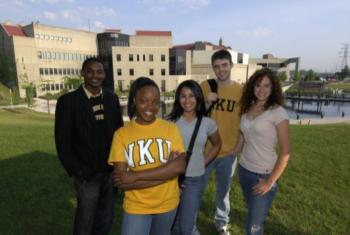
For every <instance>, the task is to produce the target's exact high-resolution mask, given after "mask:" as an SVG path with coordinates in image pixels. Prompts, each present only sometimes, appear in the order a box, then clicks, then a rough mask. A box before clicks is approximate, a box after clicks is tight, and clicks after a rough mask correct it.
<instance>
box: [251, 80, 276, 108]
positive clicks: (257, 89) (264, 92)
mask: <svg viewBox="0 0 350 235" xmlns="http://www.w3.org/2000/svg"><path fill="white" fill-rule="evenodd" d="M271 91H272V83H271V80H270V78H268V77H267V76H264V77H263V78H262V79H261V80H260V81H259V82H257V83H255V86H254V95H255V97H256V101H257V102H258V103H265V102H266V101H267V100H268V99H269V97H270V95H271Z"/></svg>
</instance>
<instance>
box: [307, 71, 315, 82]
mask: <svg viewBox="0 0 350 235" xmlns="http://www.w3.org/2000/svg"><path fill="white" fill-rule="evenodd" d="M315 79H316V75H315V72H314V71H313V70H312V69H309V70H308V71H307V73H306V77H305V80H306V81H314V80H315Z"/></svg>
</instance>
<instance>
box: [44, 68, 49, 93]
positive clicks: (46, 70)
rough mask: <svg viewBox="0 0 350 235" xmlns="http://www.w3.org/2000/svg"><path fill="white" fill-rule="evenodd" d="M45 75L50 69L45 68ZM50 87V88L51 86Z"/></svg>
mask: <svg viewBox="0 0 350 235" xmlns="http://www.w3.org/2000/svg"><path fill="white" fill-rule="evenodd" d="M44 71H45V75H49V69H48V68H45V70H44ZM49 89H50V88H49Z"/></svg>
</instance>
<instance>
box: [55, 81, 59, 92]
mask: <svg viewBox="0 0 350 235" xmlns="http://www.w3.org/2000/svg"><path fill="white" fill-rule="evenodd" d="M55 88H56V91H59V90H60V84H58V83H56V84H55Z"/></svg>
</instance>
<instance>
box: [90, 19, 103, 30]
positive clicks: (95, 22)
mask: <svg viewBox="0 0 350 235" xmlns="http://www.w3.org/2000/svg"><path fill="white" fill-rule="evenodd" d="M93 23H94V26H95V27H96V28H97V29H105V28H106V26H105V25H104V24H103V23H102V22H101V21H98V20H96V21H94V22H93Z"/></svg>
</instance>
